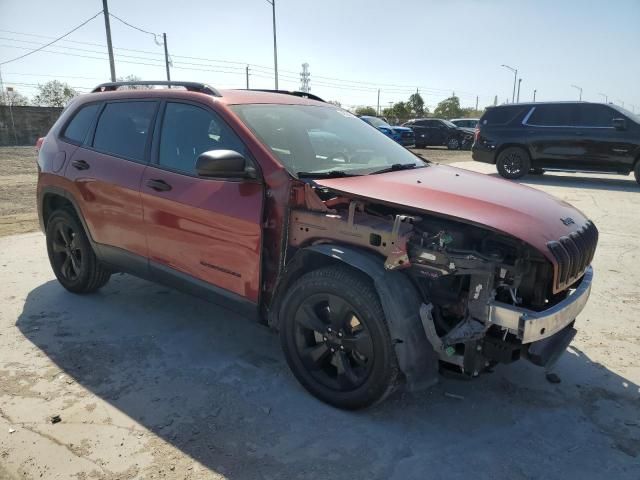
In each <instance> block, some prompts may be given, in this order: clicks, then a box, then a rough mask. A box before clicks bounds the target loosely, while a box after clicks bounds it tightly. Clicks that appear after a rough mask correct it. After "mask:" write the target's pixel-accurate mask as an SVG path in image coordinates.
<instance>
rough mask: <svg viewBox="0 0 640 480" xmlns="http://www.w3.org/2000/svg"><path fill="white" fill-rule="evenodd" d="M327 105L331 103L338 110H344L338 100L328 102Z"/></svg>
mask: <svg viewBox="0 0 640 480" xmlns="http://www.w3.org/2000/svg"><path fill="white" fill-rule="evenodd" d="M327 103H330V104H331V105H334V106H336V107H338V108H342V104H341V103H340V102H339V101H337V100H328V101H327Z"/></svg>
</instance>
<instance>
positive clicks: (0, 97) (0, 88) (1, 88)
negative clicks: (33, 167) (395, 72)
mask: <svg viewBox="0 0 640 480" xmlns="http://www.w3.org/2000/svg"><path fill="white" fill-rule="evenodd" d="M378 95H380V90H378ZM0 101H1V102H2V103H4V83H3V82H2V69H1V68H0Z"/></svg>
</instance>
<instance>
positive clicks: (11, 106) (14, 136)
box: [7, 87, 18, 147]
mask: <svg viewBox="0 0 640 480" xmlns="http://www.w3.org/2000/svg"><path fill="white" fill-rule="evenodd" d="M11 92H13V87H7V103H8V104H9V116H10V117H11V129H12V130H13V141H14V143H15V144H16V147H17V146H18V136H17V135H16V124H15V122H14V121H13V100H12V99H11Z"/></svg>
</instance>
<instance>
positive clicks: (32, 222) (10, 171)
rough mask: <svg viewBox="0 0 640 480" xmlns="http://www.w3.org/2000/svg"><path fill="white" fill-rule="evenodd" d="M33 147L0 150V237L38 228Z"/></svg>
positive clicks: (35, 158)
mask: <svg viewBox="0 0 640 480" xmlns="http://www.w3.org/2000/svg"><path fill="white" fill-rule="evenodd" d="M36 160H37V156H36V150H35V148H33V147H2V148H0V165H2V168H1V169H0V236H5V235H12V234H15V233H25V232H32V231H34V230H37V229H38V214H37V210H36V208H37V207H36V183H37V180H38V178H37V172H38V170H37V166H36Z"/></svg>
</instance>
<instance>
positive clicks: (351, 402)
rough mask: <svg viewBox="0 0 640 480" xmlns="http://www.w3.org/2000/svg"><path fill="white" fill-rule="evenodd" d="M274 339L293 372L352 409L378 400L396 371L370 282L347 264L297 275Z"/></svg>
mask: <svg viewBox="0 0 640 480" xmlns="http://www.w3.org/2000/svg"><path fill="white" fill-rule="evenodd" d="M280 339H281V343H282V348H283V350H284V354H285V357H286V359H287V363H288V364H289V367H290V368H291V370H292V372H293V374H294V375H295V377H296V378H297V379H298V381H299V382H300V383H301V384H302V386H303V387H304V388H306V389H307V390H308V391H309V392H310V393H311V394H313V395H314V396H316V397H317V398H319V399H320V400H322V401H323V402H326V403H328V404H330V405H333V406H335V407H339V408H345V409H358V408H364V407H367V406H370V405H372V404H374V403H376V402H379V401H382V400H383V399H384V398H386V397H387V396H388V395H389V394H390V393H391V392H392V391H393V390H394V388H395V386H396V384H397V381H398V378H399V370H398V366H397V360H396V356H395V352H394V349H393V344H392V342H391V337H390V335H389V330H388V327H387V324H386V320H385V316H384V311H383V309H382V306H381V304H380V300H379V299H378V295H377V294H376V291H375V289H374V288H373V286H372V285H371V284H370V283H369V282H368V280H367V279H366V278H365V277H363V276H362V275H361V274H358V273H356V272H354V271H352V270H350V269H349V268H347V267H342V266H332V267H327V268H323V269H320V270H314V271H312V272H310V273H307V274H305V275H303V276H302V277H301V278H300V279H299V280H297V281H296V282H295V283H294V284H293V286H292V287H291V288H289V290H288V292H287V294H286V296H285V298H284V299H283V303H282V308H281V310H280Z"/></svg>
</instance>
